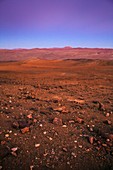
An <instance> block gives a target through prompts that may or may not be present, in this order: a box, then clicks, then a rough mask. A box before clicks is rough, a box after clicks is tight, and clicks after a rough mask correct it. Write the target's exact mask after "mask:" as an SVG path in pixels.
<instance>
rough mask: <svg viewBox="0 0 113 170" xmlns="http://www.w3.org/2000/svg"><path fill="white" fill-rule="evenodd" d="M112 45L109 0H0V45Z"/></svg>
mask: <svg viewBox="0 0 113 170" xmlns="http://www.w3.org/2000/svg"><path fill="white" fill-rule="evenodd" d="M67 45H70V46H74V47H77V46H79V47H80V46H81V47H108V48H109V47H110V48H113V0H0V48H22V47H24V48H33V47H55V46H56V47H63V46H67Z"/></svg>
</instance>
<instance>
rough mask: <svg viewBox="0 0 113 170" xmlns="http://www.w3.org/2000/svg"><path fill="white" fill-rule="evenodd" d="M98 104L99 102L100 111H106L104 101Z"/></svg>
mask: <svg viewBox="0 0 113 170" xmlns="http://www.w3.org/2000/svg"><path fill="white" fill-rule="evenodd" d="M98 104H99V108H98V109H99V110H100V111H105V108H104V104H103V103H100V102H98Z"/></svg>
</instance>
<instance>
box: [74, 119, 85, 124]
mask: <svg viewBox="0 0 113 170" xmlns="http://www.w3.org/2000/svg"><path fill="white" fill-rule="evenodd" d="M76 121H77V122H78V123H80V124H83V123H84V121H83V119H81V118H79V117H77V118H76Z"/></svg>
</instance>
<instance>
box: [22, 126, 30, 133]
mask: <svg viewBox="0 0 113 170" xmlns="http://www.w3.org/2000/svg"><path fill="white" fill-rule="evenodd" d="M21 132H22V133H26V132H29V127H25V128H23V129H21Z"/></svg>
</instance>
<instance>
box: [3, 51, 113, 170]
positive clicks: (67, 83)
mask: <svg viewBox="0 0 113 170" xmlns="http://www.w3.org/2000/svg"><path fill="white" fill-rule="evenodd" d="M66 50H67V49H66ZM69 50H70V49H69ZM68 52H69V51H67V53H68ZM105 56H106V57H107V54H105ZM90 57H91V56H90ZM56 58H57V57H56ZM82 58H86V57H83V55H82ZM99 58H100V57H99ZM108 58H109V57H108ZM110 58H112V54H111V57H110ZM0 169H3V170H46V169H47V170H51V169H55V170H69V169H73V170H75V169H76V170H112V169H113V60H91V59H87V58H86V59H79V60H38V59H29V60H24V61H17V62H1V63H0Z"/></svg>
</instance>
